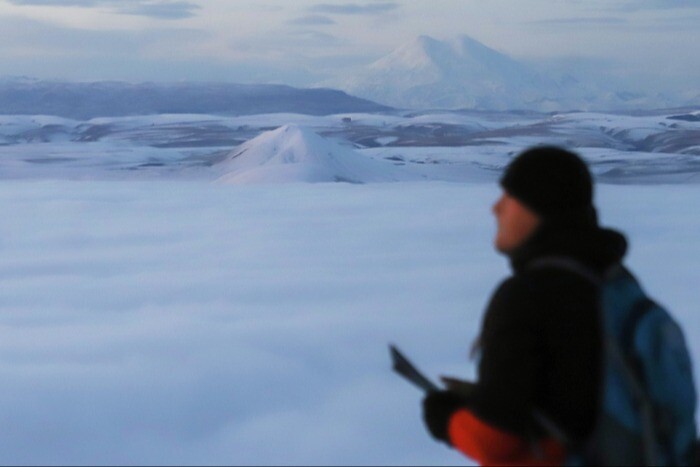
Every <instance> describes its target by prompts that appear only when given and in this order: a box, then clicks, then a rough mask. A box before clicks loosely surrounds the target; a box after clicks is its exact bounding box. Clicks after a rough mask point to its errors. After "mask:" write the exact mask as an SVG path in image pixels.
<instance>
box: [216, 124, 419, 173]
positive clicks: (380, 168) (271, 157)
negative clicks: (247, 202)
mask: <svg viewBox="0 0 700 467" xmlns="http://www.w3.org/2000/svg"><path fill="white" fill-rule="evenodd" d="M220 167H221V169H222V170H225V171H226V172H227V173H226V174H225V175H223V176H221V177H220V178H219V179H218V181H219V182H221V183H237V184H245V183H280V182H282V183H285V182H286V183H288V182H306V183H321V182H349V183H368V182H390V181H399V180H404V181H405V180H409V179H414V180H416V179H417V177H414V176H411V175H410V174H409V173H405V172H403V171H402V170H401V169H400V168H397V167H395V166H394V165H392V164H390V163H388V162H384V161H376V160H373V159H369V158H367V157H365V156H363V155H361V154H359V153H358V152H356V151H355V150H353V149H352V148H350V147H348V146H343V145H341V144H339V143H336V142H334V141H330V140H328V139H326V138H323V137H321V136H319V135H318V134H316V133H315V132H314V131H312V130H311V129H309V128H307V127H304V126H299V125H284V126H282V127H280V128H277V129H276V130H272V131H268V132H266V133H263V134H262V135H260V136H258V137H256V138H255V139H253V140H251V141H248V142H246V143H244V144H242V145H241V146H239V147H238V148H236V149H234V150H233V151H232V152H231V154H230V155H229V157H227V159H226V160H225V161H224V162H222V163H221V164H220Z"/></svg>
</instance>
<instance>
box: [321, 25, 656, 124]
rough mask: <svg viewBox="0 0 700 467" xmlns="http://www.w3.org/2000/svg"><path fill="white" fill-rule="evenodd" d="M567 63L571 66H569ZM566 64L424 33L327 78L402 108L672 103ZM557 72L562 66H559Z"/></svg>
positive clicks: (554, 107)
mask: <svg viewBox="0 0 700 467" xmlns="http://www.w3.org/2000/svg"><path fill="white" fill-rule="evenodd" d="M567 66H568V65H567ZM567 66H565V65H563V64H561V65H560V66H557V67H553V68H548V69H547V70H545V69H540V68H538V67H535V66H534V65H530V64H528V63H526V62H524V61H521V60H517V59H515V58H512V57H510V56H508V55H507V54H505V53H502V52H499V51H497V50H494V49H492V48H490V47H488V46H486V45H484V44H482V43H481V42H479V41H477V40H475V39H472V38H470V37H468V36H459V37H456V38H453V39H448V40H437V39H434V38H432V37H429V36H420V37H418V38H416V39H413V40H412V41H410V42H408V43H406V44H404V45H403V46H401V47H399V48H398V49H396V50H394V51H393V52H391V53H390V54H388V55H386V56H384V57H383V58H380V59H379V60H377V61H375V62H374V63H372V64H370V65H368V66H367V67H365V68H363V69H361V70H359V71H358V72H357V73H355V74H353V75H352V76H350V77H347V78H342V79H338V80H336V81H332V82H328V83H325V84H327V85H330V86H333V87H337V88H339V89H342V90H344V91H346V92H348V93H350V94H352V95H355V96H359V97H363V98H365V99H370V100H372V101H375V102H379V103H382V104H385V105H390V106H393V107H396V108H403V109H477V110H525V109H526V110H536V111H567V110H572V109H576V110H622V109H627V108H659V107H664V106H668V104H669V102H668V101H667V99H666V97H663V96H656V97H655V96H645V95H642V94H639V95H637V94H634V93H632V94H634V95H632V94H631V93H629V92H622V91H626V90H627V89H626V86H623V87H622V89H616V88H615V86H619V84H618V85H615V84H612V82H609V81H610V80H602V81H601V79H600V76H601V75H602V76H605V70H604V69H601V70H600V73H597V74H596V78H595V79H591V76H589V77H588V78H589V79H577V78H575V77H574V75H575V72H573V71H572V70H570V69H568V68H567ZM553 69H556V70H557V71H556V72H554V71H552V70H553Z"/></svg>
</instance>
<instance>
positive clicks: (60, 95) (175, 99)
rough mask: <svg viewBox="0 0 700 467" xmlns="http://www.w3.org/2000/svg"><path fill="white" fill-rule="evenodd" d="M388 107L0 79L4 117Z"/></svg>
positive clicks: (226, 90) (338, 95)
mask: <svg viewBox="0 0 700 467" xmlns="http://www.w3.org/2000/svg"><path fill="white" fill-rule="evenodd" d="M382 110H388V107H386V106H384V105H380V104H376V103H374V102H370V101H368V100H364V99H360V98H356V97H352V96H349V95H348V94H346V93H344V92H342V91H337V90H332V89H297V88H293V87H289V86H281V85H245V84H217V83H173V84H164V83H141V84H131V83H124V82H94V83H70V82H61V81H40V80H34V79H27V78H5V79H2V80H0V114H4V115H55V116H60V117H66V118H74V119H80V120H85V119H89V118H94V117H120V116H132V115H150V114H166V113H177V114H183V113H192V114H194V113H201V114H229V115H251V114H265V113H301V114H308V115H331V114H338V113H349V112H378V111H382Z"/></svg>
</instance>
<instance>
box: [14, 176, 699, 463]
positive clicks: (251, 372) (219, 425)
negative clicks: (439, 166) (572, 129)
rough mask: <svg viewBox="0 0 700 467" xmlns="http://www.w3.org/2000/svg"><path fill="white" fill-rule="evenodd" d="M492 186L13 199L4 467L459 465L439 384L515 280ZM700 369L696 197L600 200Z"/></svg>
mask: <svg viewBox="0 0 700 467" xmlns="http://www.w3.org/2000/svg"><path fill="white" fill-rule="evenodd" d="M498 194H499V190H498V188H497V186H496V184H493V183H461V184H457V183H446V182H435V181H432V182H423V183H391V184H369V185H351V184H338V183H332V184H325V183H321V184H276V185H249V186H240V185H216V184H210V183H205V182H201V181H199V182H196V181H191V182H185V181H161V182H156V181H149V182H139V181H119V182H113V181H99V182H95V181H82V182H78V181H65V180H56V181H26V180H24V181H7V180H6V181H3V182H2V183H0V218H2V219H3V220H4V221H3V222H2V223H0V257H2V258H3V260H2V262H0V347H1V351H0V355H1V356H2V359H1V360H0V372H1V373H2V381H3V384H2V390H1V391H0V414H1V416H2V423H0V463H2V464H47V465H48V464H53V465H56V464H61V465H65V464H71V465H74V464H111V465H116V464H137V465H146V464H169V465H170V464H172V465H176V464H179V465H182V464H200V465H201V464H218V465H222V464H223V465H241V464H243V465H380V464H390V465H464V463H465V462H466V461H465V459H463V458H462V457H460V456H459V455H458V454H457V453H455V452H454V451H452V450H449V449H447V448H446V447H444V445H441V444H438V443H435V442H433V441H432V440H431V439H430V438H429V436H428V435H427V433H426V432H425V430H424V428H423V426H422V422H421V419H420V408H419V405H420V399H421V395H420V393H419V392H418V391H417V390H415V389H414V388H413V387H411V386H409V385H408V384H407V383H405V382H404V381H403V380H401V379H400V378H399V377H397V376H396V375H394V374H393V373H392V372H391V370H390V363H389V358H388V351H387V344H388V343H390V342H393V343H396V344H398V345H399V346H400V347H402V348H403V349H404V351H405V352H406V353H407V354H408V355H409V357H412V358H413V359H414V360H415V361H416V363H417V364H418V365H419V366H421V367H422V368H424V369H425V370H426V372H427V373H428V375H429V376H431V377H437V376H438V375H440V374H451V375H456V376H461V377H470V376H473V373H474V364H473V362H470V361H469V360H468V359H467V351H468V348H469V346H470V344H471V342H472V340H473V339H474V338H475V337H476V334H477V332H478V329H479V326H480V323H481V318H482V312H483V309H484V306H485V304H486V302H487V300H488V298H489V296H490V294H491V293H492V292H493V290H494V288H495V287H496V286H497V284H498V283H499V281H500V280H502V279H503V278H504V277H506V276H507V274H508V268H507V263H506V261H505V260H504V259H503V258H502V257H500V256H498V255H496V254H495V253H494V252H493V251H492V248H491V237H492V235H493V233H494V226H493V219H492V217H491V214H490V212H489V211H490V210H489V208H490V206H491V204H492V202H493V201H494V200H495V198H496V197H497V196H498ZM597 203H598V204H599V206H600V211H601V218H602V221H603V223H604V224H605V225H612V226H614V227H617V228H620V229H621V230H623V231H624V232H626V233H627V234H628V236H629V238H630V242H631V250H630V255H629V258H628V264H629V265H630V266H631V267H632V269H633V270H634V271H635V272H636V273H637V274H638V275H639V276H640V278H641V279H642V281H643V283H644V284H645V286H646V288H647V290H648V291H649V292H650V294H652V296H654V297H656V298H658V299H659V300H660V301H661V302H662V303H664V304H666V305H667V306H668V307H669V308H670V309H671V310H673V312H674V313H675V315H676V316H677V318H678V319H679V320H680V322H681V323H682V325H683V327H684V329H685V333H686V336H687V338H688V341H689V345H690V347H691V350H692V354H693V356H694V359H695V371H696V374H698V371H699V370H700V366H699V365H698V362H700V319H699V318H698V303H700V289H699V288H698V287H697V283H698V279H699V277H698V271H697V264H698V261H699V260H700V218H699V217H698V216H697V215H694V212H693V211H692V210H689V209H688V206H693V205H697V204H698V203H700V187H698V186H697V185H674V186H661V185H657V186H606V185H603V186H600V187H599V189H598V191H597Z"/></svg>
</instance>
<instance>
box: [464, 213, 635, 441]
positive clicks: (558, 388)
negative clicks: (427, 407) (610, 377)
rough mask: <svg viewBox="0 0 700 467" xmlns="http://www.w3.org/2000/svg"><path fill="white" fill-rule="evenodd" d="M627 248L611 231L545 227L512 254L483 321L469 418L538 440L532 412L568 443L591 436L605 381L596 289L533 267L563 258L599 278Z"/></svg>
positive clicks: (577, 277)
mask: <svg viewBox="0 0 700 467" xmlns="http://www.w3.org/2000/svg"><path fill="white" fill-rule="evenodd" d="M626 249H627V242H626V240H625V239H624V237H623V236H622V235H621V234H619V233H617V232H614V231H612V230H606V229H600V228H597V227H590V228H586V229H580V228H578V229H570V230H567V229H566V228H563V227H559V228H557V227H552V226H547V225H546V224H545V225H543V226H542V227H541V228H540V229H539V230H538V231H537V232H536V233H535V234H534V235H533V237H532V238H531V239H530V240H528V241H527V242H526V243H525V244H524V245H522V246H521V247H520V248H518V250H517V251H515V252H514V253H513V254H512V255H511V257H510V259H511V263H512V267H513V271H514V274H513V276H512V277H511V278H509V279H508V280H506V281H505V282H503V283H502V284H501V285H500V287H499V288H498V290H497V291H496V292H495V294H494V296H493V298H492V300H491V302H490V304H489V306H488V309H487V311H486V314H485V316H484V321H483V326H482V331H481V337H480V361H479V366H478V380H477V384H476V387H475V388H474V392H473V394H472V397H470V398H469V399H470V400H469V403H468V405H469V407H468V409H469V410H470V411H471V412H473V413H474V414H475V415H476V416H478V417H479V418H480V419H482V420H484V421H485V422H486V423H489V424H490V425H493V426H494V427H497V428H499V429H502V430H506V431H508V432H511V433H514V434H517V435H521V436H528V437H529V436H532V435H537V434H542V430H541V423H538V421H536V420H535V417H533V413H534V411H535V410H537V411H540V412H541V413H543V414H544V415H546V416H547V417H548V418H549V419H550V420H551V421H553V422H554V423H555V424H556V425H557V426H558V427H559V428H560V429H562V430H563V431H564V432H565V433H566V434H567V435H568V437H569V438H570V439H571V440H573V441H581V440H583V439H584V438H585V437H586V436H587V435H588V434H589V433H590V432H591V430H592V428H593V425H594V423H595V420H594V417H595V414H596V408H597V406H598V403H599V397H600V385H601V381H602V368H601V366H602V337H601V334H602V331H601V329H602V325H601V322H600V317H599V313H598V307H597V303H598V292H597V289H596V287H595V286H594V285H593V284H592V283H591V282H589V281H587V280H586V279H584V278H582V277H581V276H580V275H578V274H575V273H572V272H569V271H565V270H562V269H553V268H535V267H532V265H533V262H534V261H536V260H537V259H541V258H545V257H553V256H554V257H561V256H566V257H569V258H573V259H574V260H576V261H578V262H580V263H582V264H584V265H585V266H587V267H588V268H589V269H592V270H594V271H597V272H599V273H602V272H603V271H605V270H606V269H607V268H609V267H610V266H612V265H614V264H617V263H619V262H620V261H621V260H622V258H623V256H624V255H625V253H626Z"/></svg>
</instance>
